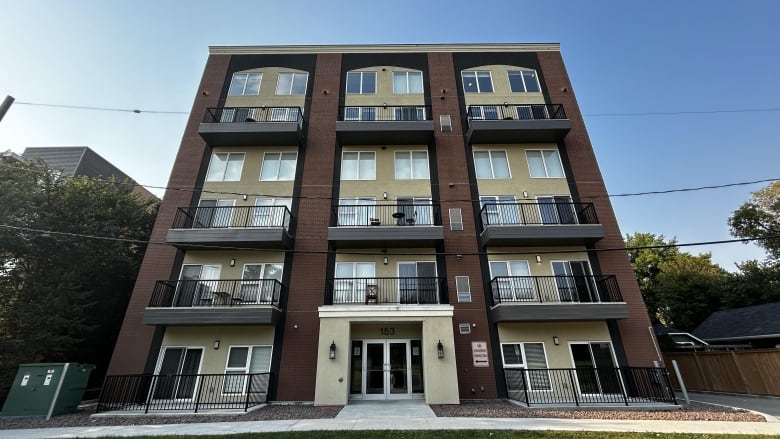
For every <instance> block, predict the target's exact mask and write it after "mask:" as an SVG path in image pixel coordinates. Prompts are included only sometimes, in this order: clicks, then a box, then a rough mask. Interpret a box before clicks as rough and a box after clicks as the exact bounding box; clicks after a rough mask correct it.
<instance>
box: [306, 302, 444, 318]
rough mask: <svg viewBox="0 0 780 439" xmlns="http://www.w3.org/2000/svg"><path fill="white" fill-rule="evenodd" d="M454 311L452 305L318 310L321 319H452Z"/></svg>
mask: <svg viewBox="0 0 780 439" xmlns="http://www.w3.org/2000/svg"><path fill="white" fill-rule="evenodd" d="M454 310H455V308H454V307H453V306H452V305H327V306H321V307H319V308H318V311H319V316H320V318H321V319H324V318H352V319H361V318H372V319H376V318H380V319H381V318H384V319H398V318H405V319H409V318H416V319H422V318H429V317H452V316H453V313H454Z"/></svg>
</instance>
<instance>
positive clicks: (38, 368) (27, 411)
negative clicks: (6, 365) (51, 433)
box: [0, 363, 95, 419]
mask: <svg viewBox="0 0 780 439" xmlns="http://www.w3.org/2000/svg"><path fill="white" fill-rule="evenodd" d="M93 370H95V366H93V365H91V364H78V363H38V364H20V365H19V371H18V372H17V373H16V378H14V382H13V384H12V385H11V390H10V391H9V392H8V397H7V398H6V399H5V404H4V405H3V412H2V413H0V414H1V415H3V416H46V419H48V418H50V417H52V416H56V415H61V414H64V413H73V412H75V411H76V410H77V408H78V405H79V403H81V397H82V396H83V395H84V390H85V389H86V388H87V382H88V381H89V375H90V374H91V373H92V371H93Z"/></svg>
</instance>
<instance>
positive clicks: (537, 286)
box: [534, 276, 544, 303]
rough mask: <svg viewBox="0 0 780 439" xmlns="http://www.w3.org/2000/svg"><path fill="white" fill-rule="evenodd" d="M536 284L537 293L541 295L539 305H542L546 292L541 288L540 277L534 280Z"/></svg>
mask: <svg viewBox="0 0 780 439" xmlns="http://www.w3.org/2000/svg"><path fill="white" fill-rule="evenodd" d="M534 283H535V284H536V291H537V292H538V293H539V303H542V302H544V300H543V299H542V294H543V293H544V291H542V289H541V288H540V287H539V277H538V276H537V277H535V278H534Z"/></svg>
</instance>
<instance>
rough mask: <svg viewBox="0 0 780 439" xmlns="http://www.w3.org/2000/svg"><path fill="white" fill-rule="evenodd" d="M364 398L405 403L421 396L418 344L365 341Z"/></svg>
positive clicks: (363, 363)
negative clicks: (415, 396) (402, 401)
mask: <svg viewBox="0 0 780 439" xmlns="http://www.w3.org/2000/svg"><path fill="white" fill-rule="evenodd" d="M362 347H363V353H364V355H363V356H362V357H363V361H362V372H363V373H362V374H361V375H362V377H363V379H362V383H361V384H362V389H361V390H362V392H361V393H362V396H363V398H365V399H394V398H397V399H403V398H410V397H411V395H412V393H422V356H421V346H420V341H419V340H364V341H363V346H362Z"/></svg>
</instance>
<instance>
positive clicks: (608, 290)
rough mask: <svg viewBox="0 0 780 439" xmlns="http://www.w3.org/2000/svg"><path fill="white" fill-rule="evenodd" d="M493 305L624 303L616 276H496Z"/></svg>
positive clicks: (492, 285) (491, 287)
mask: <svg viewBox="0 0 780 439" xmlns="http://www.w3.org/2000/svg"><path fill="white" fill-rule="evenodd" d="M490 289H491V291H492V293H493V294H492V295H493V304H494V305H497V304H499V303H517V302H520V303H593V302H623V296H622V295H621V294H620V287H619V286H618V282H617V279H616V278H615V276H611V275H610V276H605V275H580V276H496V277H494V278H493V279H492V280H491V281H490Z"/></svg>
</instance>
